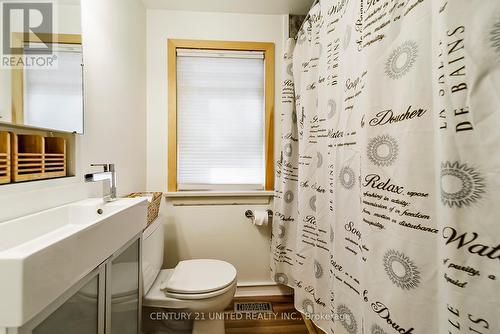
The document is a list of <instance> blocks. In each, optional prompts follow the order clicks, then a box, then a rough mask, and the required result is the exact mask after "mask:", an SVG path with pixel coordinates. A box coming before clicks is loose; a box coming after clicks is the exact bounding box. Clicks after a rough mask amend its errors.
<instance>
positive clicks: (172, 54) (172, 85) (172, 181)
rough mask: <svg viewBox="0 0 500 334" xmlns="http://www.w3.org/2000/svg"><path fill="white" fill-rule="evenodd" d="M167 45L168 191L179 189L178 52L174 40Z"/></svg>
mask: <svg viewBox="0 0 500 334" xmlns="http://www.w3.org/2000/svg"><path fill="white" fill-rule="evenodd" d="M167 44H168V47H167V50H168V51H167V52H168V55H167V59H168V68H167V78H168V152H167V156H168V187H167V189H168V191H177V54H176V48H177V46H176V45H175V42H174V40H171V39H169V40H168V42H167Z"/></svg>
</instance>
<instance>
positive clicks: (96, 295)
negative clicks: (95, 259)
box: [7, 236, 142, 334]
mask: <svg viewBox="0 0 500 334" xmlns="http://www.w3.org/2000/svg"><path fill="white" fill-rule="evenodd" d="M141 276H142V275H141V238H140V236H136V237H135V238H133V239H132V240H131V241H129V242H128V243H127V244H126V245H124V246H123V247H122V248H121V249H120V250H118V251H117V252H116V253H115V254H113V255H112V256H111V257H110V258H108V259H107V260H106V261H104V262H103V263H102V264H101V265H99V266H98V267H97V268H95V269H94V270H93V271H92V272H91V273H89V274H88V275H87V276H85V277H84V278H83V279H81V280H80V281H79V282H78V283H76V284H75V285H74V286H73V287H72V288H70V289H69V290H68V291H66V292H65V293H64V294H63V295H62V296H60V297H59V298H58V299H57V300H56V301H54V302H53V303H52V304H51V305H50V306H49V307H47V308H46V309H44V310H43V311H42V312H40V314H38V315H37V316H35V317H34V318H33V319H32V320H30V321H29V322H28V323H27V324H25V325H24V326H23V327H21V328H15V329H8V330H7V334H139V333H140V328H141V327H140V326H141V322H140V319H141V308H142V279H141ZM54 279H57V278H55V277H54Z"/></svg>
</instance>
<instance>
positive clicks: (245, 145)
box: [168, 40, 274, 191]
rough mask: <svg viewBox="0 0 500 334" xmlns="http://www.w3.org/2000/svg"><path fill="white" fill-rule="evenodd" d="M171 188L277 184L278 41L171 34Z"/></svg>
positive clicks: (268, 187)
mask: <svg viewBox="0 0 500 334" xmlns="http://www.w3.org/2000/svg"><path fill="white" fill-rule="evenodd" d="M168 49H169V66H168V71H169V72H168V75H169V129H168V131H169V155H168V157H169V168H168V174H169V180H168V189H169V191H183V190H271V189H272V188H273V178H274V176H273V168H272V167H273V147H272V142H273V138H272V122H271V120H272V111H273V108H274V106H273V105H274V45H273V44H272V43H245V42H210V41H186V40H169V43H168Z"/></svg>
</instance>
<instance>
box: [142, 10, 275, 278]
mask: <svg viewBox="0 0 500 334" xmlns="http://www.w3.org/2000/svg"><path fill="white" fill-rule="evenodd" d="M283 20H284V17H283V16H282V15H252V14H229V13H208V12H184V11H167V10H148V11H147V50H148V53H147V115H148V116H147V129H148V132H147V142H148V148H147V187H148V190H156V191H166V190H167V189H166V184H167V101H168V96H167V74H166V73H167V68H166V64H167V54H166V45H167V39H169V38H174V39H206V40H228V41H253V42H274V43H275V47H276V103H275V105H276V110H275V115H278V117H279V114H280V103H279V96H280V88H279V87H280V86H281V55H282V54H283V35H284V25H283ZM276 132H277V131H276ZM278 136H279V133H277V134H276V138H278ZM276 142H278V141H277V140H276ZM267 207H269V206H262V205H260V206H256V205H248V204H247V205H224V206H220V205H219V206H184V207H182V206H175V207H174V206H172V205H170V204H168V205H166V207H165V208H163V215H165V216H166V217H167V226H166V227H167V228H166V238H167V239H166V248H165V265H166V266H167V267H173V266H174V265H175V264H176V263H177V262H178V261H179V260H182V259H190V258H217V259H223V260H227V261H229V262H231V263H233V264H234V265H235V266H236V268H237V270H238V279H239V284H240V285H252V284H271V283H272V281H271V279H270V274H269V252H270V229H269V227H268V228H264V229H263V228H261V229H259V228H256V227H255V226H253V225H251V224H250V223H249V221H248V219H247V218H245V216H244V211H245V210H246V209H255V208H260V209H265V208H267Z"/></svg>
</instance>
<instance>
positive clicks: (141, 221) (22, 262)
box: [0, 198, 147, 332]
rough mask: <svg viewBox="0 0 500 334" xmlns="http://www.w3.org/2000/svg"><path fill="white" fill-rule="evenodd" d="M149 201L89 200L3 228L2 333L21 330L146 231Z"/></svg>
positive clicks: (0, 265)
mask: <svg viewBox="0 0 500 334" xmlns="http://www.w3.org/2000/svg"><path fill="white" fill-rule="evenodd" d="M146 221H147V201H146V200H145V199H143V198H130V199H129V198H124V199H118V200H116V201H115V202H111V203H103V201H102V199H86V200H83V201H79V202H75V203H71V204H68V205H64V206H61V207H57V208H53V209H49V210H45V211H42V212H39V213H35V214H32V215H29V216H25V217H21V218H18V219H13V220H10V221H7V222H4V223H0V332H1V329H2V328H6V327H20V326H22V325H23V324H24V323H26V322H27V321H28V320H30V319H31V318H32V317H34V316H35V315H37V314H38V313H39V312H40V311H42V310H43V309H44V308H46V307H47V306H48V305H49V304H50V303H52V302H53V301H54V300H55V299H56V298H57V297H58V296H60V295H61V294H62V293H64V292H65V291H66V290H67V289H69V288H70V287H71V286H73V285H74V284H75V283H76V282H78V281H79V280H80V279H81V278H83V277H84V276H85V275H86V274H88V273H89V272H90V271H92V270H93V269H94V268H96V267H97V266H98V265H99V264H100V263H102V262H103V261H104V260H106V259H107V258H108V257H110V256H111V255H112V254H113V253H114V252H115V251H117V250H118V249H119V248H120V247H121V246H123V245H124V244H125V243H126V242H127V241H129V240H130V239H131V238H133V237H134V236H135V235H137V234H138V233H140V232H141V231H142V230H143V229H144V228H145V227H146Z"/></svg>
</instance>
